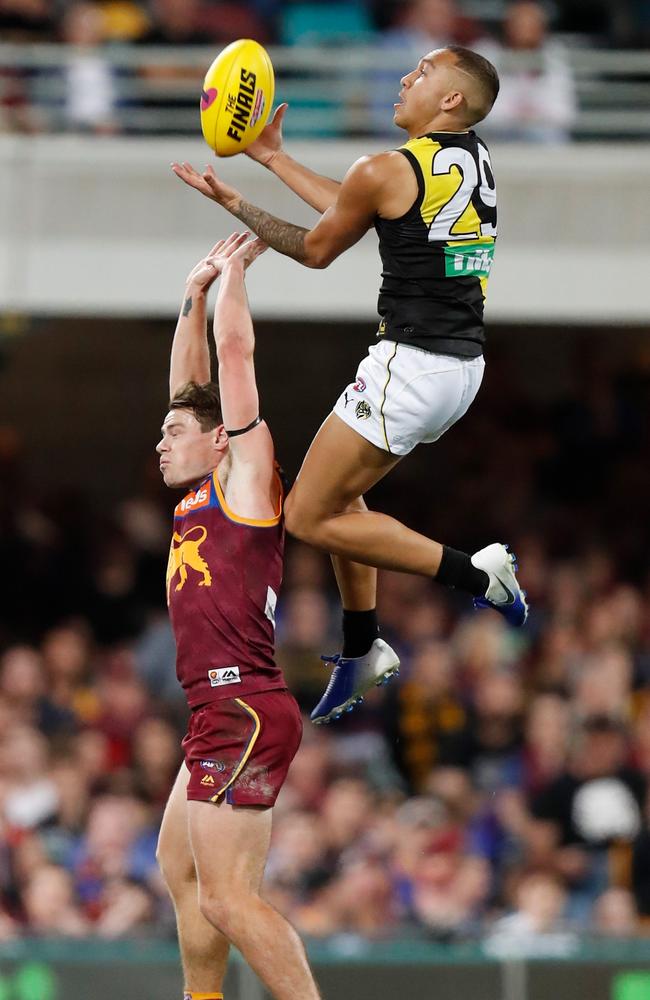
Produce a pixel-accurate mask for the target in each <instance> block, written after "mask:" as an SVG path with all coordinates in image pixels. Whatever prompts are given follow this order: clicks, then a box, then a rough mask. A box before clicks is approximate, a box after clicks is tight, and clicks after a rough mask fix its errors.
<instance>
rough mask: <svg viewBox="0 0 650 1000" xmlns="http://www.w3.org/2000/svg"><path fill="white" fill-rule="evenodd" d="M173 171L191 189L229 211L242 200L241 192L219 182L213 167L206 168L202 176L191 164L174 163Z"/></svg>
mask: <svg viewBox="0 0 650 1000" xmlns="http://www.w3.org/2000/svg"><path fill="white" fill-rule="evenodd" d="M172 170H173V171H174V173H175V174H176V176H177V177H180V179H181V180H182V181H184V182H185V184H187V185H189V187H193V188H196V190H197V191H200V192H201V194H203V195H205V197H206V198H211V199H212V201H216V203H217V204H218V205H222V206H223V207H224V208H225V209H227V210H228V211H229V210H230V207H231V206H234V205H235V203H236V202H238V201H239V200H240V198H241V195H240V194H239V191H236V190H235V188H233V187H230V185H229V184H226V183H225V182H224V181H222V180H219V178H218V177H217V175H216V174H215V172H214V170H213V169H212V167H206V168H205V170H204V172H203V173H202V174H200V173H199V172H198V170H195V169H194V167H193V166H192V164H191V163H187V162H184V163H172Z"/></svg>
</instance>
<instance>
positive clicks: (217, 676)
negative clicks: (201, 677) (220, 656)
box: [208, 667, 241, 688]
mask: <svg viewBox="0 0 650 1000" xmlns="http://www.w3.org/2000/svg"><path fill="white" fill-rule="evenodd" d="M208 679H209V681H210V687H213V688H217V687H221V686H222V685H223V684H241V677H240V676H239V667H218V668H216V669H215V668H213V669H212V670H208Z"/></svg>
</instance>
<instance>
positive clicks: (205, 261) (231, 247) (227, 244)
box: [186, 233, 261, 292]
mask: <svg viewBox="0 0 650 1000" xmlns="http://www.w3.org/2000/svg"><path fill="white" fill-rule="evenodd" d="M249 236H250V233H233V234H232V235H231V236H229V237H228V239H227V240H219V242H218V243H215V245H214V246H213V247H212V250H211V251H210V253H209V254H207V255H206V256H205V257H203V258H202V259H201V260H200V261H199V262H198V264H195V265H194V267H193V268H192V270H191V271H190V273H189V274H188V276H187V282H186V285H187V286H189V287H191V288H193V289H195V290H196V291H203V292H207V290H208V289H209V287H210V285H211V284H212V283H213V281H214V280H215V278H218V277H219V275H220V274H221V272H222V271H223V268H224V264H225V263H226V261H227V260H229V258H230V257H232V256H233V254H235V253H236V252H237V251H238V250H239V249H240V248H244V247H246V246H250V245H251V243H256V242H258V241H257V240H252V241H251V240H249V241H248V244H247V242H246V241H247V240H248V237H249ZM258 253H261V250H260V251H258ZM256 256H257V255H256ZM252 259H253V260H254V259H255V258H254V257H253V258H252ZM251 263H252V261H251ZM245 266H246V267H247V266H248V265H247V264H246V265H245Z"/></svg>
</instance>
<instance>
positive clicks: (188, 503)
mask: <svg viewBox="0 0 650 1000" xmlns="http://www.w3.org/2000/svg"><path fill="white" fill-rule="evenodd" d="M209 503H210V484H209V483H206V484H205V486H199V488H198V490H192V492H191V493H188V494H187V496H186V497H183V499H182V500H181V502H180V503H179V504H176V507H175V509H174V517H185V515H186V514H191V513H192V512H193V511H195V510H200V509H201V508H202V507H207V506H208V505H209Z"/></svg>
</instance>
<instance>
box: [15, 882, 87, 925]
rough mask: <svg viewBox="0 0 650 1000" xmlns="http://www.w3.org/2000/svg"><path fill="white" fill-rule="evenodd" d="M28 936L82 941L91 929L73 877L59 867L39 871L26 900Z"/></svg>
mask: <svg viewBox="0 0 650 1000" xmlns="http://www.w3.org/2000/svg"><path fill="white" fill-rule="evenodd" d="M23 900H24V907H25V919H26V922H27V926H28V927H29V933H30V934H32V935H35V936H39V937H40V936H43V937H53V936H55V935H56V936H58V935H63V936H64V937H73V938H81V937H85V936H86V935H87V934H89V933H90V931H91V927H90V924H89V922H88V920H87V919H86V917H84V915H83V912H82V911H81V908H80V906H79V903H78V902H77V900H76V898H75V891H74V883H73V880H72V876H71V875H70V873H69V872H67V871H66V870H65V868H60V867H59V866H58V865H45V866H43V867H41V868H38V869H37V870H36V871H35V872H34V873H33V874H32V875H31V877H30V878H29V880H28V882H27V885H26V887H25V892H24V896H23Z"/></svg>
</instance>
